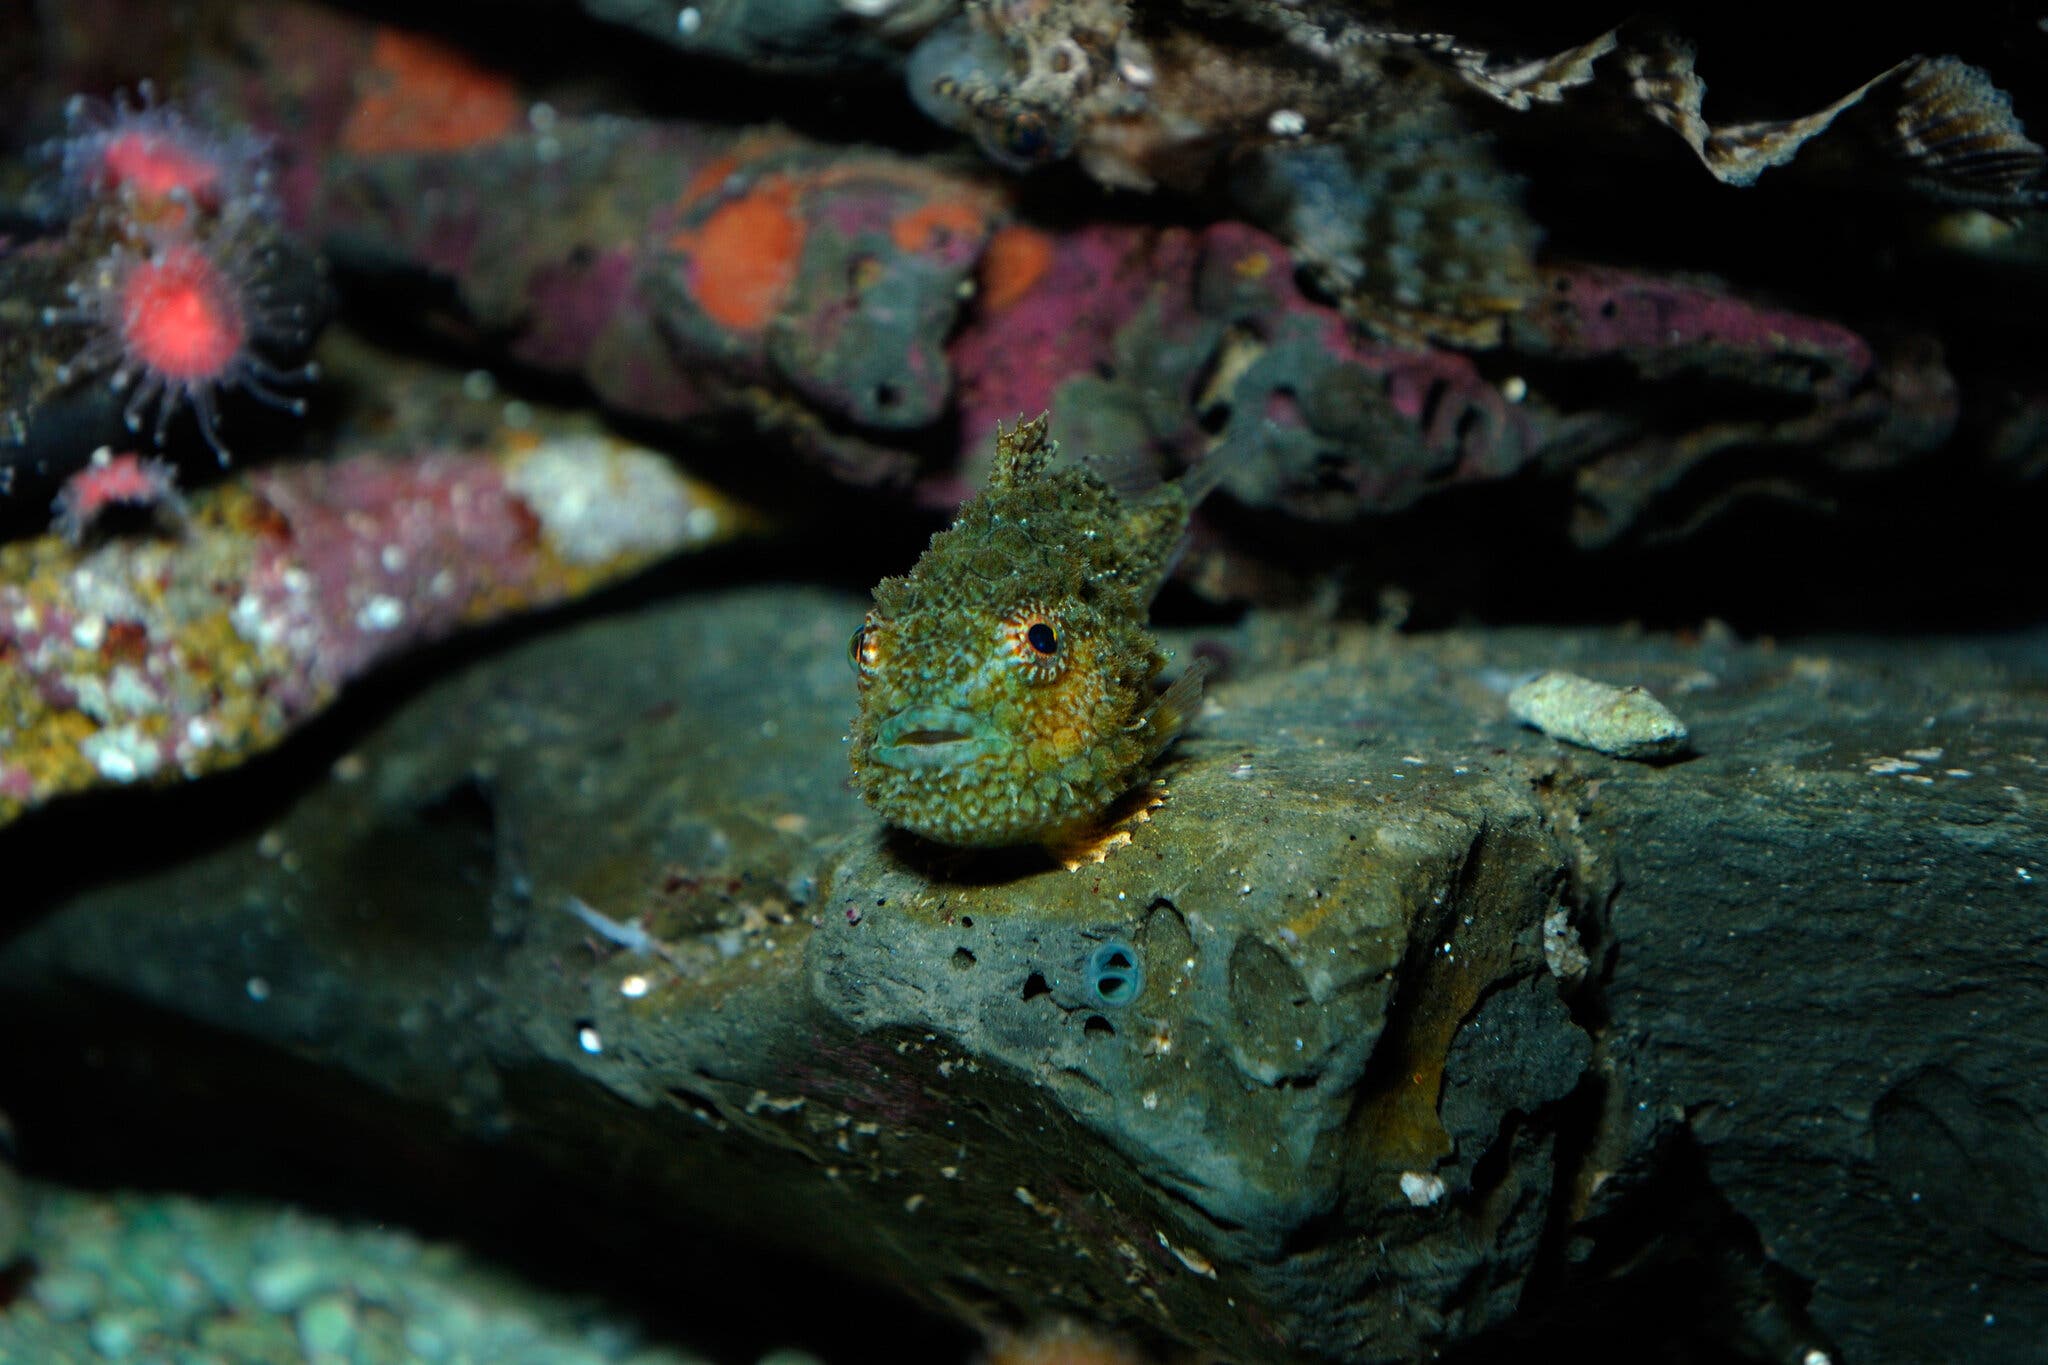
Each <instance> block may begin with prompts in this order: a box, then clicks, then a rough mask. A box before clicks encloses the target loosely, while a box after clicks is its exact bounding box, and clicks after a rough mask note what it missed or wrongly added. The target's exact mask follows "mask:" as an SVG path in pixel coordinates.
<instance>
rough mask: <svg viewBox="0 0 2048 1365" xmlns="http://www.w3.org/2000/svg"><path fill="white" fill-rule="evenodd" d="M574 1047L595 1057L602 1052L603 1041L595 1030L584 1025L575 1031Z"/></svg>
mask: <svg viewBox="0 0 2048 1365" xmlns="http://www.w3.org/2000/svg"><path fill="white" fill-rule="evenodd" d="M576 1046H578V1047H580V1048H582V1049H583V1050H584V1051H585V1052H587V1053H589V1054H590V1055H591V1056H593V1057H595V1056H596V1055H597V1054H598V1053H600V1052H603V1051H604V1039H603V1038H602V1037H601V1036H600V1035H599V1034H598V1031H597V1030H596V1029H595V1028H593V1027H591V1026H590V1025H589V1024H585V1025H584V1026H583V1027H582V1028H579V1029H577V1030H576Z"/></svg>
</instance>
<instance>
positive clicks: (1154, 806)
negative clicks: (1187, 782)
mask: <svg viewBox="0 0 2048 1365" xmlns="http://www.w3.org/2000/svg"><path fill="white" fill-rule="evenodd" d="M1165 804H1166V784H1165V783H1164V782H1160V781H1157V780H1156V779H1155V780H1153V781H1150V782H1142V783H1140V784H1139V785H1138V786H1136V787H1133V788H1132V789H1131V790H1130V791H1129V792H1128V793H1126V794H1125V795H1124V796H1123V797H1121V798H1119V799H1118V801H1117V803H1116V804H1115V805H1113V806H1111V807H1110V808H1109V809H1108V810H1106V811H1104V812H1103V813H1102V815H1101V816H1100V817H1099V818H1098V819H1095V820H1090V821H1086V822H1083V823H1081V824H1078V825H1072V826H1069V827H1067V828H1066V829H1063V830H1061V831H1060V832H1059V833H1057V834H1055V835H1053V836H1051V837H1049V838H1047V839H1046V840H1045V841H1044V848H1045V851H1046V852H1047V853H1049V854H1051V855H1052V857H1053V859H1054V860H1055V861H1056V862H1058V863H1059V865H1060V866H1061V867H1064V868H1065V869H1067V871H1069V872H1079V871H1080V870H1081V869H1082V868H1084V867H1090V866H1093V865H1094V864H1096V863H1099V862H1102V861H1103V860H1104V859H1106V858H1108V857H1109V855H1110V854H1112V853H1114V852H1115V851H1116V850H1117V849H1120V848H1122V847H1123V846H1124V845H1126V844H1128V843H1130V842H1131V839H1132V836H1133V832H1134V831H1135V830H1136V829H1137V827H1138V826H1139V825H1142V824H1144V823H1146V822H1147V821H1148V820H1150V819H1151V818H1152V812H1153V811H1155V810H1158V809H1159V808H1160V807H1161V806H1163V805H1165Z"/></svg>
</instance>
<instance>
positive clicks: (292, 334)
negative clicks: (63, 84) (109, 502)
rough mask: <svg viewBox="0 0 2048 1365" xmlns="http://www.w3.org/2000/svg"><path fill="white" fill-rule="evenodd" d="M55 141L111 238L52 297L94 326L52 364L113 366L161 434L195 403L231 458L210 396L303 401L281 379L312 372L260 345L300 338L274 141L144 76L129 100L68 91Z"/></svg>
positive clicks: (54, 321)
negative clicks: (208, 123) (200, 120)
mask: <svg viewBox="0 0 2048 1365" xmlns="http://www.w3.org/2000/svg"><path fill="white" fill-rule="evenodd" d="M67 117H68V120H69V125H70V127H69V131H68V133H67V135H66V136H65V138H64V139H63V140H62V142H61V144H60V145H59V149H58V150H59V153H60V156H61V161H62V166H63V177H64V193H65V195H66V197H67V199H68V200H69V201H70V207H71V208H72V209H73V210H74V211H75V212H76V213H77V214H79V215H80V216H81V218H83V219H86V220H88V221H89V222H90V223H91V225H92V227H93V228H94V230H97V231H100V232H102V233H103V234H104V235H106V236H108V237H110V238H111V239H112V242H113V245H112V246H111V248H110V249H108V250H107V252H106V253H105V254H104V255H103V256H101V257H100V258H99V259H98V260H97V261H95V262H93V264H92V265H91V266H90V267H89V268H87V269H86V270H85V272H84V273H83V274H82V275H81V276H80V277H79V278H78V279H76V280H74V281H73V282H72V283H71V285H70V286H69V289H68V291H67V292H68V293H69V295H70V298H69V303H68V305H67V306H64V307H52V308H47V309H45V310H44V314H43V316H44V321H45V322H46V323H48V324H50V325H52V326H58V325H69V326H79V325H83V326H85V327H88V328H90V329H91V337H90V339H89V340H88V341H87V343H86V344H85V346H84V347H83V348H82V349H80V350H79V351H78V352H77V353H76V354H75V355H73V356H72V358H71V359H70V360H69V361H67V362H66V363H65V364H64V365H63V366H62V367H61V368H60V369H59V371H58V376H57V377H58V379H59V381H60V382H70V381H72V380H78V379H85V378H88V377H93V376H100V375H104V376H107V378H108V382H109V383H110V385H111V386H112V387H113V389H114V390H115V391H116V392H117V393H120V394H123V395H124V396H125V398H124V402H123V408H122V415H123V417H124V418H125V420H126V421H127V424H128V428H129V430H131V431H135V432H140V431H141V430H142V429H143V427H144V425H145V423H148V422H149V421H150V420H151V418H152V417H153V418H154V426H153V430H152V437H153V439H154V441H155V444H156V445H157V446H159V447H161V446H162V445H163V444H164V440H165V437H166V435H167V434H168V432H169V429H170V423H171V419H172V418H173V417H174V416H175V415H176V414H177V412H178V410H179V409H180V408H181V407H189V408H190V409H191V410H192V413H193V415H194V417H195V418H196V419H197V421H198V424H199V429H200V432H201V433H202V434H203V435H204V436H205V438H206V442H207V444H208V445H210V446H211V447H212V448H213V450H214V452H215V454H216V455H218V456H219V458H220V460H221V462H222V463H223V464H225V463H226V462H227V459H228V452H227V447H226V446H225V445H224V444H223V443H222V441H221V438H220V430H219V424H218V419H217V415H216V409H215V402H216V396H217V395H218V394H219V393H220V392H221V391H222V390H224V389H241V390H243V391H245V392H247V393H250V394H252V395H254V396H255V397H257V398H258V399H261V400H262V401H264V402H266V403H268V404H270V405H271V406H274V407H279V408H283V409H285V410H287V411H291V412H303V411H304V409H305V404H304V402H303V401H302V400H300V399H297V398H293V397H290V396H288V395H286V394H284V393H281V392H279V391H278V388H277V386H279V385H288V384H291V383H294V382H298V381H300V380H304V379H309V378H311V377H312V375H313V367H312V366H310V365H308V366H304V367H302V368H299V369H291V370H287V369H280V368H279V367H277V366H276V365H274V364H272V363H271V362H270V361H269V360H267V359H266V358H265V357H264V354H263V353H264V351H265V350H267V349H275V348H280V347H291V346H295V345H299V344H302V343H303V342H304V341H305V339H306V335H307V318H306V317H305V315H304V309H303V308H302V307H299V306H295V305H291V304H288V303H285V302H283V301H282V300H280V299H279V298H278V297H277V296H276V293H275V291H274V289H273V286H272V285H271V283H270V281H269V279H268V276H269V275H270V274H271V267H272V255H273V251H274V243H275V241H276V236H275V232H274V229H273V228H272V226H271V224H272V223H273V221H274V219H275V217H276V214H277V205H276V200H275V199H274V198H273V196H272V195H271V192H270V184H269V168H268V165H267V159H268V148H267V146H266V144H265V143H264V142H263V141H262V140H261V139H259V138H257V137H255V136H254V135H252V134H249V133H236V134H214V133H210V132H208V131H206V130H204V129H202V128H200V127H199V126H198V125H197V124H195V123H194V122H192V121H191V120H190V119H188V118H187V117H185V115H184V114H182V113H181V112H180V111H178V110H177V109H175V108H173V107H171V106H168V105H164V104H159V103H158V102H157V101H156V99H155V96H154V92H153V91H152V90H151V89H150V87H149V86H148V85H147V84H145V85H143V86H142V87H141V90H140V94H139V98H138V99H137V100H134V101H130V100H128V99H125V98H121V97H117V98H115V99H114V100H112V101H102V100H91V99H87V98H85V97H83V96H81V97H79V98H76V99H74V100H73V101H72V102H71V106H70V108H69V109H68V110H67Z"/></svg>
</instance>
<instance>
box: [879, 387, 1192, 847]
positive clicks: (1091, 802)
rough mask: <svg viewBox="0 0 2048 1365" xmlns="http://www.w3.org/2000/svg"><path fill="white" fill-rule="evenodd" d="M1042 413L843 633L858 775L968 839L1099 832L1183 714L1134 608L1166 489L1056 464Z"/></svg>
mask: <svg viewBox="0 0 2048 1365" xmlns="http://www.w3.org/2000/svg"><path fill="white" fill-rule="evenodd" d="M1054 454H1055V447H1054V445H1053V443H1052V442H1051V441H1050V440H1049V439H1047V437H1046V419H1045V418H1044V417H1040V418H1038V419H1037V420H1036V421H1032V422H1023V423H1020V424H1019V425H1018V427H1017V429H1016V430H1015V431H1012V432H1007V433H1005V432H1000V431H999V432H998V439H997V450H996V464H995V471H994V474H993V476H992V477H991V479H990V481H989V486H988V488H987V489H986V490H985V491H984V492H982V493H980V494H979V495H977V496H976V497H974V498H971V499H969V500H968V502H967V503H966V504H965V505H963V506H962V507H961V509H960V515H959V519H958V520H957V521H955V523H954V524H953V526H952V527H951V529H949V530H946V531H942V532H940V533H939V534H938V535H936V536H933V537H932V543H931V548H930V549H928V550H926V551H925V553H924V554H923V556H922V557H920V558H919V559H918V561H917V563H916V565H915V566H913V567H912V569H911V571H910V572H909V573H908V574H906V575H904V576H902V577H899V578H886V579H884V580H882V582H881V583H880V584H879V585H877V586H876V588H875V606H874V609H873V610H872V611H870V612H869V613H868V616H867V621H866V624H864V625H863V626H862V627H861V628H860V630H859V631H857V632H856V633H855V634H854V637H853V641H852V645H851V654H852V658H853V663H854V668H855V671H856V673H857V674H858V676H859V686H860V712H859V714H858V715H857V716H856V717H855V719H854V724H853V776H854V785H855V787H856V788H857V789H858V790H859V792H860V794H861V795H862V796H863V797H864V798H866V800H867V801H868V803H869V804H871V805H872V806H874V807H875V809H876V810H877V811H879V812H880V813H881V814H882V816H883V818H885V819H887V820H888V821H889V823H891V824H893V825H896V826H898V827H900V828H902V829H906V830H909V831H911V832H912V833H915V834H919V835H922V836H924V837H925V838H928V839H932V840H935V841H937V842H939V843H944V844H952V845H956V846H959V847H965V848H1002V847H1009V846H1014V845H1021V844H1033V843H1035V844H1041V845H1044V846H1046V847H1048V848H1053V849H1057V848H1060V847H1062V846H1067V845H1071V844H1073V843H1074V842H1075V841H1077V840H1083V839H1086V838H1087V837H1088V836H1089V835H1090V834H1091V833H1092V832H1095V831H1098V830H1099V829H1100V827H1101V825H1102V823H1103V820H1104V817H1105V815H1106V813H1108V812H1109V811H1110V810H1111V808H1112V807H1114V806H1115V805H1116V803H1117V802H1118V799H1119V798H1120V797H1122V796H1124V795H1125V794H1126V793H1128V792H1130V791H1131V790H1132V789H1133V787H1135V786H1136V785H1137V784H1138V783H1139V782H1141V781H1142V780H1143V779H1144V777H1145V773H1146V771H1147V769H1148V768H1149V767H1150V765H1151V763H1152V761H1153V760H1154V759H1155V758H1157V757H1158V756H1159V754H1160V752H1161V751H1162V750H1164V749H1165V748H1166V746H1167V745H1168V744H1170V743H1172V742H1173V739H1174V737H1175V736H1176V735H1178V734H1179V733H1180V731H1181V729H1182V727H1183V726H1184V725H1185V723H1186V720H1187V716H1188V712H1189V710H1190V708H1191V705H1192V702H1193V699H1194V697H1195V695H1196V693H1197V691H1198V686H1199V681H1198V680H1184V682H1183V683H1181V684H1176V686H1175V687H1173V688H1170V689H1168V690H1167V691H1166V692H1165V693H1164V694H1160V693H1157V692H1156V691H1155V688H1154V682H1155V680H1156V679H1157V677H1158V676H1159V673H1160V671H1161V669H1163V668H1164V667H1165V665H1166V662H1167V656H1166V655H1165V654H1164V653H1163V652H1162V651H1161V650H1160V648H1159V645H1158V642H1157V641H1155V640H1154V639H1153V638H1152V635H1151V633H1150V632H1149V631H1148V630H1147V629H1146V626H1145V617H1146V612H1147V609H1148V608H1149V607H1150V605H1151V602H1152V598H1153V595H1154V594H1155V593H1156V592H1157V591H1158V590H1159V585H1160V583H1161V582H1162V581H1163V580H1164V579H1165V577H1166V574H1167V571H1168V570H1169V568H1170V567H1171V565H1172V562H1173V558H1174V555H1175V553H1176V552H1177V550H1178V548H1179V545H1180V540H1181V536H1182V534H1183V533H1184V531H1185V530H1186V528H1187V522H1188V514H1189V512H1190V511H1191V510H1192V508H1193V498H1192V496H1191V494H1190V492H1189V490H1188V489H1187V488H1185V487H1184V486H1183V485H1181V484H1166V485H1162V486H1160V487H1157V488H1155V489H1153V490H1151V491H1149V492H1147V493H1144V494H1142V495H1139V496H1123V495H1120V494H1119V493H1117V492H1116V491H1114V490H1112V489H1111V488H1110V487H1109V486H1108V485H1107V484H1105V483H1104V482H1103V481H1102V480H1100V479H1099V478H1097V477H1095V476H1094V475H1093V474H1091V473H1089V472H1087V471H1085V470H1083V469H1079V468H1075V467H1073V466H1061V467H1058V468H1055V467H1053V464H1052V460H1053V456H1054Z"/></svg>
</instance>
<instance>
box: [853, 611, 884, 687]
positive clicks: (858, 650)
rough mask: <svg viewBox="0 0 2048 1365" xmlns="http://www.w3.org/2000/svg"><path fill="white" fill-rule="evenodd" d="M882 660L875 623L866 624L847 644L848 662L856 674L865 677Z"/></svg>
mask: <svg viewBox="0 0 2048 1365" xmlns="http://www.w3.org/2000/svg"><path fill="white" fill-rule="evenodd" d="M880 659H881V650H880V649H878V648H877V647H876V645H875V627H874V623H873V622H866V623H864V624H863V625H862V626H861V628H860V629H859V630H856V631H855V632H854V633H853V638H852V639H850V640H848V641H847V642H846V662H847V663H849V664H851V665H852V666H853V671H854V672H855V673H857V674H860V675H861V676H862V677H865V676H867V674H869V673H870V672H872V671H873V670H874V667H875V665H876V663H877V662H879V661H880Z"/></svg>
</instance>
